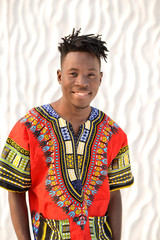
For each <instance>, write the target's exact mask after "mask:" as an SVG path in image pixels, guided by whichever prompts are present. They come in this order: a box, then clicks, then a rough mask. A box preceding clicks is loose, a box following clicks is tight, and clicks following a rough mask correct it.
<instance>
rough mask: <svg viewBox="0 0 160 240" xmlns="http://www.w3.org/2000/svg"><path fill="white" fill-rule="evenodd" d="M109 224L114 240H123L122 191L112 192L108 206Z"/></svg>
mask: <svg viewBox="0 0 160 240" xmlns="http://www.w3.org/2000/svg"><path fill="white" fill-rule="evenodd" d="M107 212H108V214H109V224H110V227H111V230H112V234H113V236H112V237H113V238H112V239H113V240H120V239H121V227H122V201H121V193H120V190H117V191H113V192H111V196H110V202H109V206H108V211H107Z"/></svg>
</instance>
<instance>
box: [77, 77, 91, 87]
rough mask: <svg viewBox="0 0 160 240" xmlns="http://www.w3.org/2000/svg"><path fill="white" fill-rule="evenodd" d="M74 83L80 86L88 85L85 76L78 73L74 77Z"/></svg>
mask: <svg viewBox="0 0 160 240" xmlns="http://www.w3.org/2000/svg"><path fill="white" fill-rule="evenodd" d="M75 84H77V85H80V86H88V79H87V77H86V76H84V75H79V76H78V77H77V78H76V82H75Z"/></svg>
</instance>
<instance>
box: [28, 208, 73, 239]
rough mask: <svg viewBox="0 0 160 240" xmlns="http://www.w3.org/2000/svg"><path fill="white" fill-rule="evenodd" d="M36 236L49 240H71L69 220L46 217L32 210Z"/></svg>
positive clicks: (36, 237)
mask: <svg viewBox="0 0 160 240" xmlns="http://www.w3.org/2000/svg"><path fill="white" fill-rule="evenodd" d="M32 227H33V233H34V238H35V239H36V240H38V239H48V240H62V239H64V240H70V239H71V236H70V228H69V220H68V219H66V220H53V219H46V218H44V217H43V216H42V215H41V214H39V213H37V212H35V211H33V212H32Z"/></svg>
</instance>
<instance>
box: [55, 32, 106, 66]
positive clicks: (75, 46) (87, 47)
mask: <svg viewBox="0 0 160 240" xmlns="http://www.w3.org/2000/svg"><path fill="white" fill-rule="evenodd" d="M80 31H81V29H79V30H77V31H75V29H73V31H72V34H71V35H68V36H66V37H63V38H62V40H63V42H62V43H59V46H58V50H59V51H60V53H61V63H62V61H63V59H64V58H65V56H66V55H67V54H68V53H69V52H76V51H78V52H90V53H92V54H94V55H95V56H96V57H97V58H98V60H99V62H100V59H101V58H103V59H104V60H105V61H106V62H107V56H108V54H107V52H109V51H108V49H107V47H106V46H105V44H106V42H104V41H102V40H101V35H94V34H87V35H81V36H79V34H80Z"/></svg>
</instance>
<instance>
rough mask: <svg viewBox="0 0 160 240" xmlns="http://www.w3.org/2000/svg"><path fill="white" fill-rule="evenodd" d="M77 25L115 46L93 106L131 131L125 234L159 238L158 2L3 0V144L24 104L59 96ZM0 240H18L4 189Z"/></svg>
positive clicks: (126, 238) (131, 238)
mask: <svg viewBox="0 0 160 240" xmlns="http://www.w3.org/2000/svg"><path fill="white" fill-rule="evenodd" d="M73 27H76V28H79V27H81V28H82V33H96V34H98V33H101V34H102V35H103V39H104V40H106V41H107V43H108V48H109V50H110V53H109V59H108V63H107V64H103V65H102V67H103V72H104V78H103V84H102V86H101V89H100V93H99V94H98V96H97V98H96V100H95V101H94V102H93V105H94V106H96V107H98V108H100V109H101V110H103V111H105V112H106V113H107V114H108V115H109V116H110V117H112V118H113V119H114V120H115V121H116V122H117V123H118V124H119V125H120V126H121V127H122V128H123V129H124V130H125V131H126V132H127V133H128V138H129V143H130V149H131V160H132V169H133V173H134V176H135V184H134V185H133V186H132V187H131V188H129V189H124V190H123V191H122V194H123V206H124V210H123V233H122V240H139V239H141V240H159V239H160V206H159V205H160V161H159V160H160V74H159V69H160V1H159V0H134V1H133V0H114V1H113V0H108V1H107V0H59V1H57V0H8V1H7V0H1V1H0V113H1V116H0V123H1V124H0V126H1V127H0V150H2V147H3V145H4V142H5V140H6V138H7V135H8V133H9V130H10V129H11V127H12V126H13V124H14V123H15V122H16V121H17V120H18V119H19V118H20V117H21V116H23V115H24V114H25V113H26V111H27V110H29V109H30V108H31V107H33V106H36V105H40V104H43V103H49V102H51V101H53V100H55V99H56V98H58V97H59V96H60V89H59V85H58V84H57V81H56V70H57V68H59V55H58V51H57V43H58V42H59V41H60V38H61V37H62V36H64V35H67V34H69V33H71V31H72V28H73ZM0 239H2V240H8V239H9V240H15V239H16V237H15V234H14V230H13V227H12V224H11V221H10V216H9V210H8V204H7V193H6V192H5V191H4V190H2V189H0Z"/></svg>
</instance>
